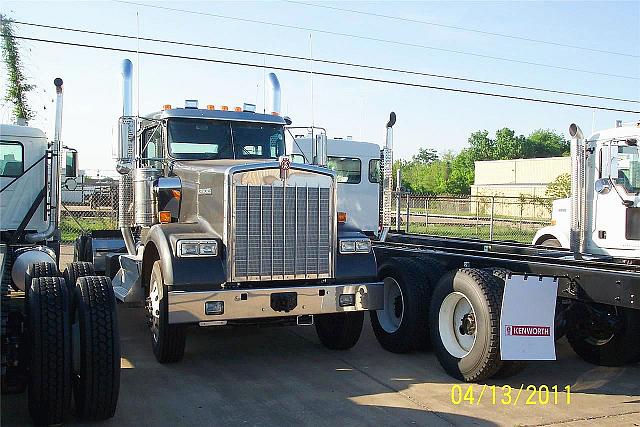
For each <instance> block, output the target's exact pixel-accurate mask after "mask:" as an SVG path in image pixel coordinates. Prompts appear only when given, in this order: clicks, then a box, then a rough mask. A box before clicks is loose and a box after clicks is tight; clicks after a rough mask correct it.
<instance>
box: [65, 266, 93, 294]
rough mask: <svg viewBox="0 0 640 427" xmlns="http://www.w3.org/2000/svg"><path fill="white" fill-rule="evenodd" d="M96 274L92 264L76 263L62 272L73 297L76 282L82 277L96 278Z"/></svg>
mask: <svg viewBox="0 0 640 427" xmlns="http://www.w3.org/2000/svg"><path fill="white" fill-rule="evenodd" d="M95 274H96V272H95V271H94V270H93V264H91V263H90V262H85V261H75V262H72V263H70V264H68V265H67V268H65V269H64V271H63V272H62V277H64V279H65V280H66V281H67V285H68V286H69V291H70V294H71V295H73V292H74V289H75V288H76V282H77V281H78V279H79V278H80V277H86V276H94V275H95Z"/></svg>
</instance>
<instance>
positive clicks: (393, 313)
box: [376, 277, 404, 334]
mask: <svg viewBox="0 0 640 427" xmlns="http://www.w3.org/2000/svg"><path fill="white" fill-rule="evenodd" d="M376 316H377V317H378V323H380V326H381V327H382V329H384V330H385V332H388V333H390V334H392V333H394V332H396V331H397V330H398V329H400V325H401V324H402V318H403V317H404V297H403V295H402V289H401V288H400V285H399V284H398V282H396V280H395V279H394V278H392V277H387V278H385V279H384V309H383V310H378V311H376Z"/></svg>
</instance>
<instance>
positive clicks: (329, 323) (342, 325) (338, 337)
mask: <svg viewBox="0 0 640 427" xmlns="http://www.w3.org/2000/svg"><path fill="white" fill-rule="evenodd" d="M314 322H315V325H316V332H317V334H318V338H320V342H321V343H322V344H323V345H324V346H325V347H327V348H328V349H330V350H348V349H350V348H351V347H353V346H354V345H356V344H357V343H358V340H359V339H360V334H362V324H363V323H364V311H352V312H346V313H334V314H323V315H319V316H315V317H314Z"/></svg>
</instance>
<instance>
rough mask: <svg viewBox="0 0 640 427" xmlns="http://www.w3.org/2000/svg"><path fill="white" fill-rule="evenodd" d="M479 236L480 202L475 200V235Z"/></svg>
mask: <svg viewBox="0 0 640 427" xmlns="http://www.w3.org/2000/svg"><path fill="white" fill-rule="evenodd" d="M479 236H480V202H479V201H478V200H476V237H479Z"/></svg>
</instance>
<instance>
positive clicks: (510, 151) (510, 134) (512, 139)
mask: <svg viewBox="0 0 640 427" xmlns="http://www.w3.org/2000/svg"><path fill="white" fill-rule="evenodd" d="M525 141H526V139H525V137H524V136H523V135H520V136H516V133H515V131H513V130H511V129H509V128H502V129H500V130H498V131H496V140H495V142H494V147H493V149H494V152H493V158H494V159H496V160H511V159H519V158H521V157H522V154H523V146H524V145H525Z"/></svg>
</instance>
